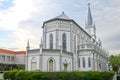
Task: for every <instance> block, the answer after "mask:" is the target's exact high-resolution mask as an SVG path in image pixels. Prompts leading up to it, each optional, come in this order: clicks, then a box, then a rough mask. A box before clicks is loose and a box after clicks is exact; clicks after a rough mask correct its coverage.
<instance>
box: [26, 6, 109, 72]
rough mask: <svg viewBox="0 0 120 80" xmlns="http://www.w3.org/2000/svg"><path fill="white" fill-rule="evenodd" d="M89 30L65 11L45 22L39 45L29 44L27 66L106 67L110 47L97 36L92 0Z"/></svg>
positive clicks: (55, 68)
mask: <svg viewBox="0 0 120 80" xmlns="http://www.w3.org/2000/svg"><path fill="white" fill-rule="evenodd" d="M85 26H86V27H85V30H84V29H83V28H82V27H81V26H79V25H78V24H77V23H76V22H75V21H74V20H73V19H70V18H69V17H68V16H67V15H66V14H65V13H64V12H63V13H62V14H61V15H59V16H57V17H55V18H53V19H50V20H47V21H45V22H44V23H43V26H42V28H43V38H42V40H41V44H40V46H39V48H38V49H30V46H29V42H28V44H27V47H26V70H28V71H31V70H39V71H45V72H47V71H48V72H53V71H106V70H107V66H106V65H107V62H108V51H106V50H104V49H103V47H102V44H101V41H100V40H97V37H96V28H95V24H94V22H93V19H92V15H91V10H90V4H88V17H87V21H86V24H85Z"/></svg>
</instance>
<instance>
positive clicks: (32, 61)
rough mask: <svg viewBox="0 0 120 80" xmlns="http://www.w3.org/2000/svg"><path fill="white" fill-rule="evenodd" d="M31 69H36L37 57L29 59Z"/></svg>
mask: <svg viewBox="0 0 120 80" xmlns="http://www.w3.org/2000/svg"><path fill="white" fill-rule="evenodd" d="M31 70H37V59H36V58H35V57H33V58H32V59H31Z"/></svg>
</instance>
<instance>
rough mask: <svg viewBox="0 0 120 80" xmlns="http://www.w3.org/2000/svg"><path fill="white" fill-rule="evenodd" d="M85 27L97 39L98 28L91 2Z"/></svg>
mask: <svg viewBox="0 0 120 80" xmlns="http://www.w3.org/2000/svg"><path fill="white" fill-rule="evenodd" d="M85 29H86V31H87V32H88V34H89V35H91V37H92V38H94V39H96V28H95V24H94V22H93V18H92V14H91V10H90V3H88V15H87V22H86V23H85Z"/></svg>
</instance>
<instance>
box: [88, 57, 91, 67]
mask: <svg viewBox="0 0 120 80" xmlns="http://www.w3.org/2000/svg"><path fill="white" fill-rule="evenodd" d="M88 67H91V60H90V57H88Z"/></svg>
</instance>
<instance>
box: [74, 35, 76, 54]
mask: <svg viewBox="0 0 120 80" xmlns="http://www.w3.org/2000/svg"><path fill="white" fill-rule="evenodd" d="M74 52H75V53H76V36H74Z"/></svg>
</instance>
